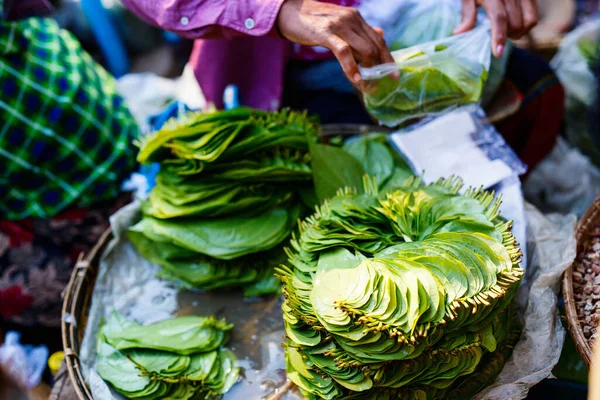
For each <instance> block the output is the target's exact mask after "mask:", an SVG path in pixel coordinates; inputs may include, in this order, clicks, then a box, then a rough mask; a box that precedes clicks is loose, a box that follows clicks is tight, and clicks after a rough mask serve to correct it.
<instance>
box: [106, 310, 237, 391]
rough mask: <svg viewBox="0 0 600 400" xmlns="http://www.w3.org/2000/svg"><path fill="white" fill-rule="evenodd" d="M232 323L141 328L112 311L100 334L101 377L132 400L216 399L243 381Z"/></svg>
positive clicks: (209, 320)
mask: <svg viewBox="0 0 600 400" xmlns="http://www.w3.org/2000/svg"><path fill="white" fill-rule="evenodd" d="M231 329H232V325H228V324H227V323H226V322H225V321H224V320H217V319H216V318H214V317H206V318H205V317H179V318H175V319H171V320H167V321H162V322H158V323H155V324H151V325H146V326H141V325H139V324H137V323H136V322H134V321H130V320H127V319H126V318H124V317H123V316H121V315H119V314H117V313H113V314H112V315H111V316H110V318H108V320H107V321H106V322H105V324H104V325H103V326H102V327H101V329H100V331H99V332H98V335H97V357H98V360H97V370H98V374H99V375H100V376H101V377H102V378H103V379H104V380H105V381H107V382H109V383H110V384H111V385H112V387H113V388H114V389H115V390H116V391H118V392H119V393H121V394H122V395H123V396H125V397H126V398H129V399H139V398H143V399H173V400H175V399H182V400H188V399H213V398H218V397H219V396H220V395H222V394H224V393H226V392H227V391H228V390H229V389H230V388H231V387H232V386H233V385H234V384H235V383H236V382H237V380H238V377H239V368H238V367H237V366H236V357H235V355H234V354H233V353H232V352H231V351H229V350H227V349H225V348H224V347H223V346H224V345H225V344H226V342H227V340H228V339H229V331H230V330H231Z"/></svg>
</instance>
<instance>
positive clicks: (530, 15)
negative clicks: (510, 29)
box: [521, 0, 539, 33]
mask: <svg viewBox="0 0 600 400" xmlns="http://www.w3.org/2000/svg"><path fill="white" fill-rule="evenodd" d="M521 10H522V12H523V30H524V31H525V33H527V32H529V31H530V30H531V28H533V27H534V26H536V25H537V23H538V18H539V14H538V4H537V1H536V0H523V1H522V2H521Z"/></svg>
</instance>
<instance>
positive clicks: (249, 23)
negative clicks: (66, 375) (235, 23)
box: [244, 18, 254, 29]
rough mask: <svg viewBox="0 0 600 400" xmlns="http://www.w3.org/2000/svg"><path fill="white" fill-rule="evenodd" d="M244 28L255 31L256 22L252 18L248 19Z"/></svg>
mask: <svg viewBox="0 0 600 400" xmlns="http://www.w3.org/2000/svg"><path fill="white" fill-rule="evenodd" d="M244 26H245V27H246V29H254V20H253V19H252V18H248V19H247V20H246V21H245V22H244Z"/></svg>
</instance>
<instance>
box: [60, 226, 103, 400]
mask: <svg viewBox="0 0 600 400" xmlns="http://www.w3.org/2000/svg"><path fill="white" fill-rule="evenodd" d="M112 237H113V235H112V231H111V229H110V228H108V229H107V230H106V231H104V233H103V234H102V236H100V239H99V240H98V242H97V243H96V245H95V246H94V247H93V248H92V250H90V251H89V252H88V253H87V255H85V256H84V254H83V253H82V254H81V255H80V256H79V260H78V261H77V263H76V264H75V268H74V269H73V272H72V273H71V279H70V280H69V283H68V285H67V287H66V288H65V290H64V292H63V305H62V315H61V331H62V341H63V351H64V354H65V358H64V362H65V364H66V367H67V372H68V374H69V379H70V380H71V383H72V384H73V388H74V389H75V393H76V395H77V397H78V399H79V400H93V396H92V394H91V392H90V390H89V388H88V386H87V384H86V383H85V379H84V378H83V375H82V373H81V364H80V361H79V345H80V342H81V339H82V337H83V332H84V329H85V326H86V324H87V314H88V311H89V306H90V301H91V297H92V292H93V290H94V285H95V283H96V274H97V272H98V265H99V263H100V257H101V255H102V253H103V251H104V249H105V248H106V245H107V244H108V243H109V241H110V240H111V239H112Z"/></svg>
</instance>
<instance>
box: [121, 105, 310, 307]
mask: <svg viewBox="0 0 600 400" xmlns="http://www.w3.org/2000/svg"><path fill="white" fill-rule="evenodd" d="M317 129H318V127H317V125H316V124H315V122H314V121H313V120H311V119H310V118H309V117H307V116H306V114H304V113H296V112H291V111H288V110H283V111H280V112H276V113H268V112H262V111H258V110H253V109H249V108H236V109H234V110H231V111H217V112H213V113H193V114H189V115H188V116H186V117H185V118H184V119H183V120H180V121H171V122H170V123H168V124H166V126H165V127H163V128H162V129H161V130H159V131H158V132H156V133H154V134H153V135H151V136H149V137H146V138H144V139H143V140H142V142H141V143H140V153H139V156H138V161H140V162H141V163H148V162H159V163H160V164H161V168H160V172H159V174H158V177H157V181H156V187H155V188H154V189H153V190H152V192H151V194H150V196H149V199H148V200H147V201H146V202H145V204H144V205H143V207H142V211H143V218H142V220H141V221H140V222H139V223H138V224H136V225H135V226H133V227H132V228H131V229H130V232H129V236H130V238H131V240H132V241H133V243H134V244H135V246H136V247H137V249H138V250H139V251H140V253H141V254H142V255H143V256H144V257H146V258H147V259H149V260H150V261H152V262H154V263H157V264H159V265H161V266H162V267H163V271H164V274H163V277H169V278H172V279H175V280H179V281H182V282H184V283H186V284H188V285H190V286H192V287H195V288H199V289H215V288H221V287H235V286H244V288H245V289H244V290H245V294H246V295H247V296H258V295H263V294H269V293H274V292H276V291H277V290H278V288H279V283H278V281H277V279H275V278H274V276H273V267H274V266H276V265H278V264H279V263H280V262H281V261H282V260H284V258H285V254H284V253H283V250H282V246H281V245H280V244H281V243H282V242H283V241H284V240H285V239H286V238H288V236H289V234H290V232H291V230H292V229H293V228H294V227H295V225H296V220H297V219H298V218H299V217H300V213H301V209H302V204H301V198H302V196H310V194H311V193H313V192H314V189H313V180H312V179H313V177H312V172H311V165H310V162H311V157H310V152H309V145H310V144H311V143H313V142H315V141H316V139H317Z"/></svg>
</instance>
